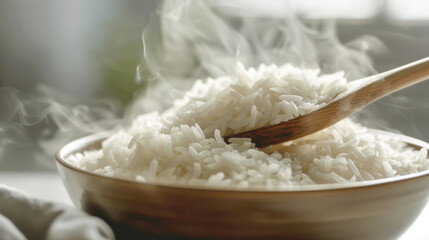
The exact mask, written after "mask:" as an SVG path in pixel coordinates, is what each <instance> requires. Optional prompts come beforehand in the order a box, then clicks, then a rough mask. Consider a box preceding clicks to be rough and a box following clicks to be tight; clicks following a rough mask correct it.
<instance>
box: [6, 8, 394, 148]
mask: <svg viewBox="0 0 429 240" xmlns="http://www.w3.org/2000/svg"><path fill="white" fill-rule="evenodd" d="M142 41H143V57H142V61H141V63H140V64H139V66H138V67H137V71H136V81H139V82H146V88H145V89H141V90H139V91H137V92H136V94H135V101H134V102H133V103H132V104H130V106H128V107H127V109H126V110H125V111H124V113H123V114H122V112H121V108H120V107H119V105H118V104H116V103H115V102H114V101H112V100H108V99H103V100H97V101H92V102H90V103H88V104H86V105H80V104H76V99H74V98H73V96H69V97H67V96H64V93H58V92H56V91H55V90H53V89H48V88H47V87H42V88H40V89H39V90H40V91H39V93H40V94H39V95H37V96H25V97H23V96H21V95H20V93H19V92H17V91H15V90H11V89H0V96H1V98H2V101H1V102H3V103H4V102H7V104H6V108H7V109H6V112H7V114H6V116H9V118H8V119H1V121H0V143H1V146H0V155H1V154H2V153H4V152H5V149H6V146H10V145H12V144H14V143H20V144H21V145H22V144H24V145H25V144H29V143H31V142H32V141H30V140H28V139H31V138H33V139H32V140H34V141H36V142H38V146H39V148H40V150H41V151H44V152H47V153H48V154H50V155H51V156H52V152H54V151H56V150H57V149H58V148H59V147H60V146H61V145H62V144H63V143H65V142H67V141H69V140H71V139H74V138H77V137H79V136H82V135H86V134H90V133H96V132H101V131H106V130H107V131H114V130H115V129H118V128H121V127H123V126H125V125H126V124H127V123H129V121H130V120H132V119H133V118H135V117H136V116H137V115H140V114H142V113H145V112H149V111H160V110H164V109H166V108H167V107H169V106H171V104H172V103H173V101H174V99H176V98H178V97H180V96H182V95H183V91H185V90H186V89H189V87H190V85H191V84H192V83H193V81H194V80H196V79H204V78H207V77H217V76H222V75H234V74H235V72H236V66H237V62H238V61H240V62H242V63H243V64H244V65H245V66H246V67H257V66H258V65H260V64H277V65H282V64H285V63H293V64H294V65H296V66H300V67H306V68H316V67H317V68H320V69H321V71H322V72H323V73H331V72H336V71H344V72H345V76H346V77H347V78H349V79H357V78H361V77H364V76H368V75H372V74H375V73H376V71H375V70H374V68H373V67H372V66H373V64H372V61H371V58H370V55H373V54H380V53H382V52H379V51H377V50H382V51H384V50H385V49H386V48H385V46H384V45H383V44H382V42H381V41H380V40H378V39H377V38H375V37H371V36H363V37H361V38H359V39H356V40H353V41H351V42H348V43H342V42H341V41H340V40H339V38H338V36H337V32H336V26H335V21H333V20H323V21H322V20H308V19H305V18H304V17H303V16H302V15H301V14H299V13H297V12H295V10H294V9H293V8H292V7H290V2H289V1H282V0H277V1H276V0H271V1H267V2H265V1H264V2H260V1H226V0H220V1H219V0H208V1H199V0H186V1H185V0H166V1H163V2H161V3H160V5H159V8H158V10H157V14H156V15H154V16H152V19H151V21H150V23H149V25H148V26H147V27H146V28H145V30H144V32H143V34H142ZM136 54H137V53H136ZM1 102H0V104H1ZM3 105H4V104H3ZM46 122H50V123H53V125H54V127H46V126H44V127H43V128H44V129H43V131H39V132H37V133H36V134H35V135H36V136H29V135H28V134H27V133H26V131H25V130H26V129H27V128H29V127H31V126H37V125H39V124H43V123H46ZM46 125H48V124H46Z"/></svg>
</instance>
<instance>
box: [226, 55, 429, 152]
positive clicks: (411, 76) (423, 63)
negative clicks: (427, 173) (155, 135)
mask: <svg viewBox="0 0 429 240" xmlns="http://www.w3.org/2000/svg"><path fill="white" fill-rule="evenodd" d="M426 79H429V57H428V58H424V59H421V60H419V61H416V62H413V63H410V64H407V65H404V66H402V67H399V68H395V69H393V70H390V71H387V72H384V73H380V74H377V75H374V76H370V77H367V78H363V79H359V80H354V81H352V82H350V83H349V84H348V87H347V90H346V91H344V92H341V93H340V94H338V95H337V96H336V97H335V98H334V100H332V101H331V102H330V103H328V104H327V105H325V106H324V107H322V108H320V109H318V110H315V111H313V112H310V113H308V114H305V115H301V116H299V117H297V118H294V119H291V120H289V121H286V122H281V123H279V124H276V125H270V126H266V127H262V128H257V129H253V130H250V131H246V132H242V133H238V134H234V135H230V136H226V137H224V139H225V142H228V140H229V139H231V138H250V139H252V142H253V143H255V145H256V146H257V147H259V148H262V147H267V146H270V145H275V144H279V143H282V142H287V141H290V140H293V139H297V138H301V137H304V136H307V135H309V134H312V133H314V132H317V131H319V130H322V129H324V128H326V127H329V126H331V125H333V124H335V123H337V122H339V121H340V120H342V119H344V118H346V117H348V116H350V115H352V114H353V113H355V112H357V111H359V110H360V109H362V108H363V107H365V106H367V105H369V104H370V103H372V102H374V101H376V100H378V99H380V98H382V97H384V96H386V95H389V94H391V93H394V92H396V91H399V90H401V89H403V88H406V87H409V86H411V85H413V84H416V83H418V82H421V81H423V80H426Z"/></svg>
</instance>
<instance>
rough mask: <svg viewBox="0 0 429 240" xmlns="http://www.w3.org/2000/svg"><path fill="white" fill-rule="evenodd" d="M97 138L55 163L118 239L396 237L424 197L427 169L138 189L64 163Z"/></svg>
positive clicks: (79, 200) (80, 202)
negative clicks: (310, 181)
mask: <svg viewBox="0 0 429 240" xmlns="http://www.w3.org/2000/svg"><path fill="white" fill-rule="evenodd" d="M376 132H377V133H380V132H381V131H376ZM382 134H384V135H386V134H387V136H389V137H390V136H391V137H392V138H396V139H398V140H400V141H404V142H407V143H409V144H410V145H412V146H415V147H425V148H428V146H429V145H428V144H427V143H425V142H422V141H420V140H417V139H413V138H410V137H406V136H403V135H398V134H393V133H387V132H382ZM103 139H104V136H100V135H91V136H88V137H85V138H81V139H78V140H76V141H74V142H71V143H69V144H68V145H66V146H65V147H63V148H62V149H61V150H60V151H59V152H58V154H57V156H56V158H57V166H58V170H59V173H60V175H61V177H62V179H63V182H64V185H65V187H66V189H67V191H68V194H69V196H70V198H71V200H72V202H73V203H74V204H75V206H76V207H78V208H81V209H82V210H84V211H86V212H88V213H90V214H92V215H95V216H98V217H100V218H102V219H104V220H105V221H106V222H107V223H108V224H109V225H110V226H111V227H112V229H113V230H114V232H115V235H116V236H117V238H118V239H198V238H204V239H383V240H384V239H394V238H396V237H398V236H400V235H401V234H402V233H403V232H404V231H405V230H406V229H407V228H408V227H409V226H410V225H411V224H412V223H413V222H414V220H415V219H416V218H417V216H418V215H419V213H420V212H421V210H422V209H423V207H424V206H425V205H426V203H427V200H428V196H429V171H423V172H420V173H415V174H410V175H406V176H400V177H393V178H386V179H381V180H374V181H366V182H361V183H357V184H353V185H343V184H340V185H339V184H323V185H314V186H309V187H308V188H302V189H295V190H290V191H289V190H288V191H244V190H216V189H198V188H186V187H171V186H163V185H153V184H143V183H138V182H133V181H127V180H121V179H116V178H111V177H106V176H101V175H97V174H94V173H90V172H87V171H85V170H82V169H79V168H77V167H75V166H73V165H71V164H70V163H68V162H67V161H66V160H65V159H66V158H67V156H69V155H70V154H74V153H78V152H82V151H85V150H91V149H99V148H100V147H101V142H102V140H103Z"/></svg>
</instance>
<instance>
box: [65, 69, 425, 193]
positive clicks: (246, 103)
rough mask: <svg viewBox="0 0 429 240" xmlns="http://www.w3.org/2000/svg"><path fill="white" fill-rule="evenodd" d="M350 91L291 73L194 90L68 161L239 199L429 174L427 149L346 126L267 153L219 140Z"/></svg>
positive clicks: (203, 84) (262, 72) (335, 82)
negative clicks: (249, 193)
mask: <svg viewBox="0 0 429 240" xmlns="http://www.w3.org/2000/svg"><path fill="white" fill-rule="evenodd" d="M346 88H347V80H346V79H345V78H344V77H343V73H341V72H338V73H334V74H329V75H320V74H319V71H318V70H317V69H316V70H315V69H302V68H297V67H294V66H292V65H288V64H287V65H284V66H280V67H279V66H275V65H271V66H265V65H261V66H260V67H259V68H258V69H254V68H250V69H248V70H246V69H245V68H244V67H243V66H242V65H241V64H238V67H237V74H236V76H235V77H228V76H225V77H220V78H217V79H207V80H205V81H201V80H199V81H197V82H196V83H195V84H194V86H193V87H192V89H191V90H190V91H188V92H187V93H186V94H185V96H184V97H183V98H182V99H178V100H177V101H176V102H175V105H174V106H173V107H172V108H170V109H168V110H167V111H165V112H164V113H162V114H158V113H150V114H145V115H141V116H139V117H138V118H137V119H135V120H134V122H133V124H132V126H131V127H130V128H129V129H127V130H121V131H119V132H117V133H115V134H114V135H112V136H110V137H109V138H108V139H107V140H105V141H104V142H103V144H102V149H100V150H94V151H87V152H84V153H77V154H75V155H72V156H70V157H68V159H67V161H68V162H70V163H71V164H73V165H75V166H77V167H79V168H82V169H84V170H87V171H90V172H94V173H97V174H101V175H107V176H112V177H116V178H122V179H128V180H135V181H138V182H145V183H155V184H167V185H181V186H183V185H185V186H199V187H222V188H239V189H254V188H259V189H287V188H288V187H290V186H296V185H308V184H323V183H344V182H357V181H364V180H373V179H380V178H387V177H393V176H398V175H406V174H410V173H415V172H419V171H423V170H427V169H428V166H429V160H428V158H427V149H425V148H422V149H421V150H420V151H417V150H414V149H412V148H409V147H407V146H406V144H404V143H403V142H399V141H394V140H389V139H384V138H380V137H379V136H377V135H375V134H373V133H371V132H370V131H368V130H367V128H365V127H363V126H361V125H359V124H357V123H354V122H353V121H352V120H350V119H346V120H343V121H341V122H339V123H337V124H335V125H334V126H332V127H329V128H326V129H324V130H322V131H320V132H318V133H315V134H313V135H310V136H307V137H305V138H302V139H299V140H295V141H292V142H289V143H286V144H283V145H281V146H276V147H268V148H265V149H262V150H259V149H257V148H255V146H254V144H253V143H252V142H251V141H250V139H244V138H242V139H239V138H235V139H231V140H230V143H226V142H225V141H224V140H223V139H222V136H226V135H229V134H233V133H238V132H243V131H246V130H250V129H254V128H258V127H262V126H267V125H271V124H276V123H279V122H282V121H287V120H290V119H293V118H295V117H297V116H299V115H303V114H306V113H308V112H311V111H314V110H316V109H318V108H320V107H323V106H324V105H326V104H327V103H328V102H329V101H331V100H332V99H333V98H334V97H335V96H336V95H337V94H338V93H340V92H342V91H344V90H345V89H346Z"/></svg>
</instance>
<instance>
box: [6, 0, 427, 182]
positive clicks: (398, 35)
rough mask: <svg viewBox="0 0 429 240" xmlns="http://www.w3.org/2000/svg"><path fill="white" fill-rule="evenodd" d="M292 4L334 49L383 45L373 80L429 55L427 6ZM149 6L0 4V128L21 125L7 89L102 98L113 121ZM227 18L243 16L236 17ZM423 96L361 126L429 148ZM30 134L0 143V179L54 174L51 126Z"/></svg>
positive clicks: (83, 1)
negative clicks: (333, 26) (46, 146)
mask: <svg viewBox="0 0 429 240" xmlns="http://www.w3.org/2000/svg"><path fill="white" fill-rule="evenodd" d="M219 2H224V3H225V4H227V2H228V1H222V0H220V1H219ZM237 2H241V3H242V4H243V5H246V4H250V5H254V8H255V9H257V11H259V15H261V16H264V15H266V16H267V17H275V16H276V15H281V14H282V10H283V9H282V5H281V4H279V2H281V1H275V0H271V1H263V2H259V1H254V2H249V1H244V0H237ZM276 4H277V5H276ZM291 4H292V5H294V7H296V9H298V10H299V11H300V12H302V13H304V16H305V17H306V18H309V19H337V24H338V35H339V38H340V40H341V42H348V41H350V40H352V39H355V38H357V37H359V36H362V35H372V36H375V37H378V38H379V39H381V40H382V42H384V44H385V45H386V46H387V49H388V50H389V51H388V52H387V54H383V55H376V56H375V57H374V66H375V68H376V70H377V71H379V72H381V71H385V70H388V69H390V68H394V67H397V66H400V65H403V64H406V63H409V62H411V61H414V60H418V59H420V58H423V57H427V56H429V14H428V12H429V1H426V0H360V1H354V0H325V1H323V4H322V3H321V1H317V0H308V1H291ZM156 7H157V2H156V1H153V0H147V1H138V0H122V1H114V0H89V1H88V0H73V1H57V0H43V1H42V0H33V1H26V0H16V1H12V0H0V88H8V89H9V90H7V91H5V90H2V91H0V124H3V126H5V125H6V124H7V123H10V122H11V121H12V122H13V121H15V122H19V116H18V117H16V116H14V117H13V118H12V119H11V116H10V112H11V108H15V107H17V106H13V107H11V103H10V102H9V101H10V100H9V99H8V97H6V96H9V95H10V89H15V90H17V92H16V96H17V97H18V99H20V98H22V99H32V98H29V97H30V96H33V95H34V96H37V94H39V93H40V91H41V89H42V90H43V91H45V93H46V92H48V93H49V94H50V96H52V97H53V98H54V99H55V96H57V97H58V96H60V97H61V99H63V100H64V99H71V101H72V102H73V104H87V103H88V102H91V101H94V100H97V99H109V101H110V103H111V104H112V105H114V108H115V109H117V112H116V113H117V115H118V116H120V114H121V112H122V110H123V107H124V106H126V105H127V104H128V103H129V102H130V101H131V100H132V99H133V94H134V92H135V91H137V90H138V89H141V88H142V87H144V84H145V83H144V82H140V83H139V82H136V81H135V74H136V67H137V65H138V64H139V61H140V60H141V57H142V31H143V29H144V27H145V25H146V24H147V23H148V22H149V19H150V16H151V13H154V11H155V10H156ZM273 9H275V11H273ZM228 14H230V15H231V14H232V15H234V14H237V15H243V14H244V15H245V13H242V12H234V9H232V10H231V11H230V12H229V13H228ZM428 89H429V81H427V82H424V83H420V84H419V85H417V86H414V87H412V88H409V89H406V90H403V91H400V92H399V93H397V94H395V95H394V96H393V97H388V98H386V99H383V100H381V101H379V102H377V103H376V104H374V105H372V106H371V107H369V110H370V111H368V113H365V114H362V116H361V118H362V121H363V122H365V121H366V119H371V121H368V124H369V125H370V126H376V127H387V128H393V129H398V130H399V131H401V132H403V133H405V134H407V135H410V136H414V137H417V138H420V139H423V140H426V141H429V125H428V124H427V122H429V96H428V94H427V92H428ZM30 101H31V100H30ZM12 110H13V109H12ZM35 111H37V109H36V110H35ZM369 115H371V116H375V117H376V119H378V120H377V121H373V119H374V118H372V117H371V118H370V117H369ZM366 117H368V118H366ZM30 125H31V126H20V127H18V128H20V129H22V131H21V132H20V133H21V134H23V135H24V136H22V139H24V138H25V141H24V140H23V141H22V144H18V145H16V144H15V145H11V144H8V142H7V141H6V140H5V137H3V139H0V144H3V146H6V145H7V146H8V147H4V148H3V149H2V148H0V174H1V172H3V173H6V172H10V171H42V172H43V171H54V170H55V163H54V158H53V156H46V155H43V151H42V150H43V149H40V146H38V145H37V142H38V141H40V139H41V138H42V137H43V136H45V135H46V133H45V131H44V129H46V128H48V129H49V128H55V126H52V125H54V124H53V123H52V121H49V118H47V119H44V120H43V121H41V122H38V123H36V124H30ZM0 130H1V128H0ZM3 131H4V130H3ZM0 136H2V135H1V131H0ZM3 136H4V135H3ZM2 140H3V141H2Z"/></svg>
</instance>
